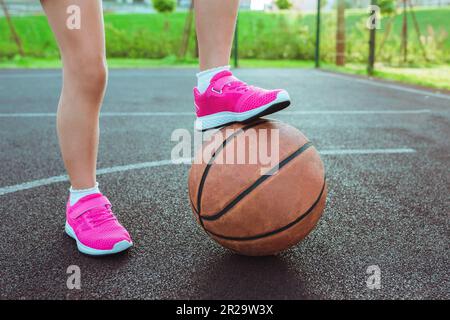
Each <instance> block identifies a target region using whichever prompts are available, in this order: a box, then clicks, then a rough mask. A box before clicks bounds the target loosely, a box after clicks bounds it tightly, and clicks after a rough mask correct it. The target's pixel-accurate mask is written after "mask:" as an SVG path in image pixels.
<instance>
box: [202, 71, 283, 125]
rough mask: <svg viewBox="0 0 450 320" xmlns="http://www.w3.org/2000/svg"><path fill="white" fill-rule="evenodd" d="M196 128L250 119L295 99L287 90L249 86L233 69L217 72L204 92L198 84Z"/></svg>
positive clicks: (275, 109) (266, 113) (280, 108)
mask: <svg viewBox="0 0 450 320" xmlns="http://www.w3.org/2000/svg"><path fill="white" fill-rule="evenodd" d="M194 103H195V108H196V112H197V120H196V121H195V128H196V129H197V130H207V129H211V128H215V127H220V126H223V125H225V124H228V123H232V122H244V121H250V120H253V119H255V118H259V117H262V116H265V115H268V114H271V113H274V112H278V111H280V110H282V109H284V108H286V107H288V106H289V105H290V103H291V101H290V98H289V94H288V93H287V92H286V91H285V90H280V89H277V90H265V89H261V88H258V87H254V86H249V85H247V84H246V83H245V82H242V81H240V80H239V79H237V78H235V77H234V76H233V74H232V73H231V72H230V71H222V72H219V73H218V74H216V75H215V76H214V77H213V78H212V79H211V83H210V85H209V87H208V89H206V91H205V92H204V93H203V94H202V93H200V92H199V91H198V89H197V88H194Z"/></svg>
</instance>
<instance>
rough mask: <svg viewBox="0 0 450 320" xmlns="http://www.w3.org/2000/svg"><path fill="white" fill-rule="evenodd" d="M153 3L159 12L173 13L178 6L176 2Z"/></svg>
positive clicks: (168, 0) (171, 0) (169, 0)
mask: <svg viewBox="0 0 450 320" xmlns="http://www.w3.org/2000/svg"><path fill="white" fill-rule="evenodd" d="M152 3H153V8H155V10H156V11H158V12H173V11H174V10H175V8H176V6H177V2H176V0H152Z"/></svg>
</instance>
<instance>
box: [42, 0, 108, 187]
mask: <svg viewBox="0 0 450 320" xmlns="http://www.w3.org/2000/svg"><path fill="white" fill-rule="evenodd" d="M41 3H42V6H43V8H44V11H45V13H46V14H47V17H48V21H49V23H50V25H51V27H52V30H53V32H54V34H55V36H56V39H57V41H58V45H59V48H60V51H61V56H62V62H63V87H62V92H61V98H60V101H59V106H58V116H57V126H58V138H59V143H60V147H61V153H62V156H63V159H64V164H65V167H66V169H67V172H68V174H69V177H70V181H71V184H72V186H73V187H74V188H75V189H85V188H91V187H93V186H94V185H95V181H96V178H95V175H96V171H95V170H96V162H97V150H98V139H99V120H98V118H99V112H100V108H101V104H102V101H103V96H104V91H105V87H106V82H107V68H106V59H105V37H104V26H103V14H102V4H101V1H100V0H88V1H86V0H41ZM70 5H77V6H79V7H80V9H81V29H79V30H77V29H75V30H70V29H69V28H68V27H67V26H66V20H67V18H68V17H69V14H68V13H67V12H66V10H67V8H68V7H69V6H70Z"/></svg>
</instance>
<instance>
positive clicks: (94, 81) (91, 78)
mask: <svg viewBox="0 0 450 320" xmlns="http://www.w3.org/2000/svg"><path fill="white" fill-rule="evenodd" d="M67 69H68V70H67V71H68V73H69V76H68V77H69V78H70V79H71V80H73V81H75V82H76V85H77V87H78V88H81V90H82V91H83V92H84V93H86V94H89V95H93V96H102V95H103V93H104V91H105V88H106V83H107V80H108V68H107V66H106V59H105V58H104V57H103V56H100V55H99V56H82V57H80V58H79V59H75V60H72V61H71V62H70V63H69V64H68V65H67Z"/></svg>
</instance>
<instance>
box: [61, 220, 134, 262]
mask: <svg viewBox="0 0 450 320" xmlns="http://www.w3.org/2000/svg"><path fill="white" fill-rule="evenodd" d="M65 231H66V233H67V235H68V236H69V237H71V238H73V239H74V240H75V241H76V242H77V247H78V250H79V251H80V252H82V253H84V254H87V255H90V256H104V255H108V254H114V253H119V252H122V251H124V250H127V249H128V248H130V247H131V246H132V245H133V243H132V242H129V241H127V240H122V241H119V242H117V243H116V244H115V245H114V247H113V248H112V249H111V250H98V249H93V248H90V247H87V246H85V245H84V244H82V243H81V242H80V241H79V240H78V238H77V236H76V235H75V232H74V231H73V229H72V227H71V226H70V225H69V224H68V223H67V221H66V226H65Z"/></svg>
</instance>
